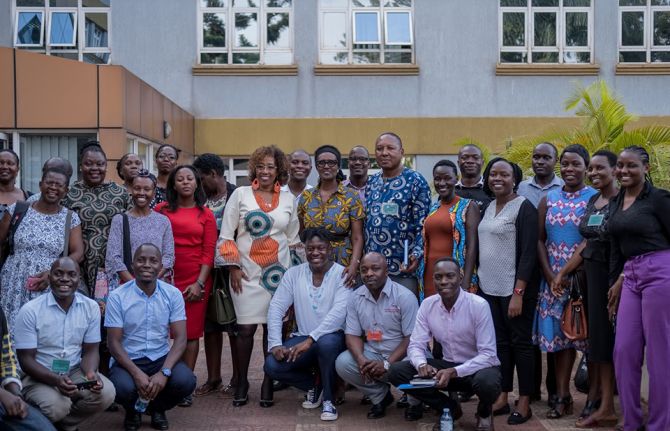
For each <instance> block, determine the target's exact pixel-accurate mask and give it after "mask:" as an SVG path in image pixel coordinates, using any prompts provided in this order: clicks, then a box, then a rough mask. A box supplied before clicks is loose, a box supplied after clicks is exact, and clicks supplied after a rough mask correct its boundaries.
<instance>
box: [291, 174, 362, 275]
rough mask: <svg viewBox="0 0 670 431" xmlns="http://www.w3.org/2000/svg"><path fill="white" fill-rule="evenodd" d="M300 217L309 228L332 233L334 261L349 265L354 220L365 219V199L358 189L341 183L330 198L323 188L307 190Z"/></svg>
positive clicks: (302, 200) (304, 194) (299, 207)
mask: <svg viewBox="0 0 670 431" xmlns="http://www.w3.org/2000/svg"><path fill="white" fill-rule="evenodd" d="M298 217H300V218H301V219H302V222H303V225H304V227H305V229H309V228H318V227H321V228H324V229H326V230H327V231H328V232H330V234H331V235H332V237H333V239H331V241H330V245H331V246H332V247H333V261H334V262H336V263H339V264H340V265H342V266H345V267H346V266H349V262H350V261H351V254H352V252H353V250H352V247H351V223H352V222H353V221H355V220H364V219H365V210H364V209H363V202H361V198H360V196H359V195H358V192H356V191H355V190H352V189H350V188H349V187H345V186H344V184H342V183H340V184H339V185H338V186H337V191H336V192H335V193H333V194H332V195H331V196H330V197H329V198H328V201H327V202H323V201H322V200H321V193H320V188H319V186H317V187H316V188H313V189H311V190H305V191H304V192H302V195H301V196H300V202H299V204H298Z"/></svg>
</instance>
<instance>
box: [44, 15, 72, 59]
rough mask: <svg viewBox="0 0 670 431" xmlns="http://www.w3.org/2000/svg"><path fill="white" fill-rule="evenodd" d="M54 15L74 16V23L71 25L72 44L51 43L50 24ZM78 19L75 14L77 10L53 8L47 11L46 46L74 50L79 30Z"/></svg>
mask: <svg viewBox="0 0 670 431" xmlns="http://www.w3.org/2000/svg"><path fill="white" fill-rule="evenodd" d="M55 13H70V14H73V15H74V21H73V23H72V43H53V42H51V23H52V22H53V15H54V14H55ZM77 19H78V14H77V9H70V8H62V10H61V8H58V9H56V8H53V9H51V10H50V11H49V22H48V24H49V25H48V29H47V45H49V46H59V47H61V46H63V47H72V48H75V49H76V47H77V43H78V41H77V32H78V30H79V21H78V20H77Z"/></svg>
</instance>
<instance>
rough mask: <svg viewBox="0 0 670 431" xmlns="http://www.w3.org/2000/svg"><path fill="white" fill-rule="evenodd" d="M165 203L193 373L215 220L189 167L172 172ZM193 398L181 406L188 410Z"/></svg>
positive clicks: (186, 357) (209, 286)
mask: <svg viewBox="0 0 670 431" xmlns="http://www.w3.org/2000/svg"><path fill="white" fill-rule="evenodd" d="M166 195H167V200H166V202H162V203H160V204H158V205H157V206H156V211H158V212H160V213H161V214H164V215H166V216H167V218H168V219H170V224H171V225H172V233H173V235H174V248H175V262H174V285H175V286H176V287H177V288H178V289H179V290H180V291H181V292H182V293H183V295H184V301H185V302H186V338H187V340H188V341H187V343H186V351H185V352H184V356H183V358H182V359H183V360H184V362H185V363H186V365H188V366H189V367H191V370H193V369H195V361H196V359H197V358H198V350H199V348H200V346H199V339H200V337H202V336H203V333H204V330H205V313H206V310H207V298H208V297H209V293H210V291H211V289H212V278H211V277H210V271H211V269H212V265H213V264H214V250H215V247H216V239H217V232H216V220H215V218H214V214H213V213H212V211H211V210H210V209H209V208H207V207H205V202H206V200H207V198H206V197H205V192H204V190H203V188H202V183H201V181H200V175H199V174H198V173H197V171H196V170H195V168H193V166H190V165H182V166H178V167H177V168H175V169H174V170H173V171H172V173H170V176H169V177H168V180H167V187H166ZM192 402H193V400H192V397H191V396H189V397H187V398H185V399H184V400H183V401H182V403H181V404H180V405H182V406H184V407H188V406H190V405H191V404H192Z"/></svg>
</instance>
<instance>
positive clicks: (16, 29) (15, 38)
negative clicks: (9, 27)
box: [12, 0, 47, 48]
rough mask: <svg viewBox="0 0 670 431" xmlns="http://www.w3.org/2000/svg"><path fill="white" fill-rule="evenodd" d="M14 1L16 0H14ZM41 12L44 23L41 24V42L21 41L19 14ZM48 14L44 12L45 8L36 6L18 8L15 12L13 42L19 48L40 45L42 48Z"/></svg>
mask: <svg viewBox="0 0 670 431" xmlns="http://www.w3.org/2000/svg"><path fill="white" fill-rule="evenodd" d="M12 2H14V0H12ZM26 12H27V13H39V14H41V15H42V25H41V26H40V43H39V44H34V43H19V41H18V39H19V34H18V33H19V15H20V14H21V13H26ZM45 18H46V14H45V12H44V9H41V8H35V7H21V8H16V11H15V12H14V29H13V30H14V31H12V35H13V42H14V46H15V47H17V48H33V47H39V48H41V47H42V46H43V45H44V31H45V27H46V25H47V23H46V19H45Z"/></svg>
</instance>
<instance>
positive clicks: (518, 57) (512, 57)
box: [500, 52, 528, 63]
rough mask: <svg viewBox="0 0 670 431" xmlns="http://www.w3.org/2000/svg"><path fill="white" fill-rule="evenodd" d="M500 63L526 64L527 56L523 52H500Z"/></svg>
mask: <svg viewBox="0 0 670 431" xmlns="http://www.w3.org/2000/svg"><path fill="white" fill-rule="evenodd" d="M500 62H501V63H527V62H528V55H527V54H526V53H525V52H501V53H500Z"/></svg>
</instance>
